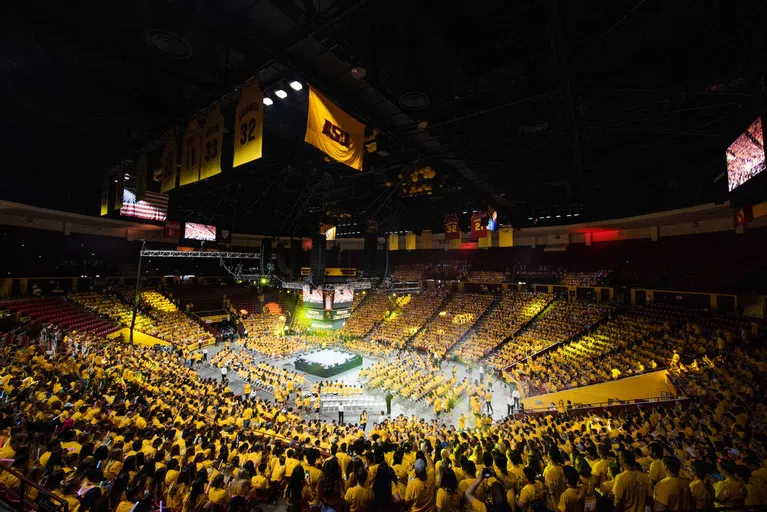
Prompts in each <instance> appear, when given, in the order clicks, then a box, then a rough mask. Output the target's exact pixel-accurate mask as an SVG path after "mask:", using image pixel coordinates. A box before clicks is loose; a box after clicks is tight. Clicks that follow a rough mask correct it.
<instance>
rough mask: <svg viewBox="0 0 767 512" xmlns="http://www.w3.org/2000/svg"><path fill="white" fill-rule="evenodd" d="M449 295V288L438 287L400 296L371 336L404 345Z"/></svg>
mask: <svg viewBox="0 0 767 512" xmlns="http://www.w3.org/2000/svg"><path fill="white" fill-rule="evenodd" d="M447 295H448V291H447V290H444V289H438V290H430V291H426V292H422V293H419V294H413V295H405V296H398V297H397V298H396V302H397V305H396V306H395V308H394V309H393V310H392V311H391V312H390V314H389V315H387V316H386V318H385V319H384V321H383V322H381V323H380V324H378V325H377V326H376V327H375V329H373V332H372V333H371V335H370V338H371V339H373V340H381V341H384V342H386V343H389V344H391V345H394V346H398V347H402V346H404V345H405V343H407V341H408V340H409V339H410V338H411V337H412V336H413V335H414V334H415V333H416V332H418V330H419V329H420V328H421V327H423V325H424V324H425V323H426V322H427V321H428V320H429V319H430V318H431V317H432V316H433V315H434V314H435V313H436V312H437V310H438V309H439V307H440V305H441V304H442V302H443V301H444V300H445V297H447Z"/></svg>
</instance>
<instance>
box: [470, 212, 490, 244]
mask: <svg viewBox="0 0 767 512" xmlns="http://www.w3.org/2000/svg"><path fill="white" fill-rule="evenodd" d="M486 218H487V214H486V213H485V212H474V214H473V215H472V216H471V237H472V238H482V237H483V236H485V235H487V226H485V219H486Z"/></svg>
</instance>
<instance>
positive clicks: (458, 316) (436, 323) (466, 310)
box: [413, 293, 493, 358]
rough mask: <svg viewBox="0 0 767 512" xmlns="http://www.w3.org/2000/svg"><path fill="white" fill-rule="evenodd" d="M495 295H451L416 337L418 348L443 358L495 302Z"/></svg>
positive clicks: (415, 342) (415, 345)
mask: <svg viewBox="0 0 767 512" xmlns="http://www.w3.org/2000/svg"><path fill="white" fill-rule="evenodd" d="M492 302H493V297H492V296H491V295H484V294H478V293H458V294H454V295H452V296H451V298H450V299H449V300H448V301H447V303H446V304H445V306H444V309H443V310H442V311H440V312H439V313H438V314H437V316H436V317H435V318H434V319H433V320H432V321H431V322H429V323H428V324H427V325H426V327H425V328H424V329H422V330H421V331H420V332H419V333H418V334H417V335H416V336H415V338H414V339H413V346H414V347H415V348H418V349H421V350H426V351H428V352H430V353H432V354H436V357H439V358H443V357H444V356H445V354H447V352H448V351H449V350H450V349H451V348H452V347H453V345H454V344H455V343H456V342H457V341H458V340H459V339H460V338H461V336H463V335H464V334H465V333H466V332H468V330H469V329H471V327H472V326H473V325H474V323H475V322H476V321H477V319H478V318H479V317H480V316H482V314H483V313H484V312H485V311H486V310H487V308H488V307H489V306H490V304H492Z"/></svg>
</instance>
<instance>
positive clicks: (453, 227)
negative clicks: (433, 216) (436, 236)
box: [445, 213, 461, 240]
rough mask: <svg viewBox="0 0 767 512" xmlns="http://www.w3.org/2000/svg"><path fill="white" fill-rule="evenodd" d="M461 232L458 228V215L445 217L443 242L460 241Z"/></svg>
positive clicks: (451, 214) (452, 214)
mask: <svg viewBox="0 0 767 512" xmlns="http://www.w3.org/2000/svg"><path fill="white" fill-rule="evenodd" d="M460 238H461V230H460V229H459V227H458V215H456V214H454V213H450V214H448V215H445V240H460Z"/></svg>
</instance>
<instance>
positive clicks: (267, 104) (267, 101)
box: [264, 97, 274, 107]
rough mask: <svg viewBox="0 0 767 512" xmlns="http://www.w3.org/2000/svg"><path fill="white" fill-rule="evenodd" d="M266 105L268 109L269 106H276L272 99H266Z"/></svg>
mask: <svg viewBox="0 0 767 512" xmlns="http://www.w3.org/2000/svg"><path fill="white" fill-rule="evenodd" d="M264 105H266V106H267V107H268V106H269V105H274V100H273V99H272V98H269V97H266V98H264Z"/></svg>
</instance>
